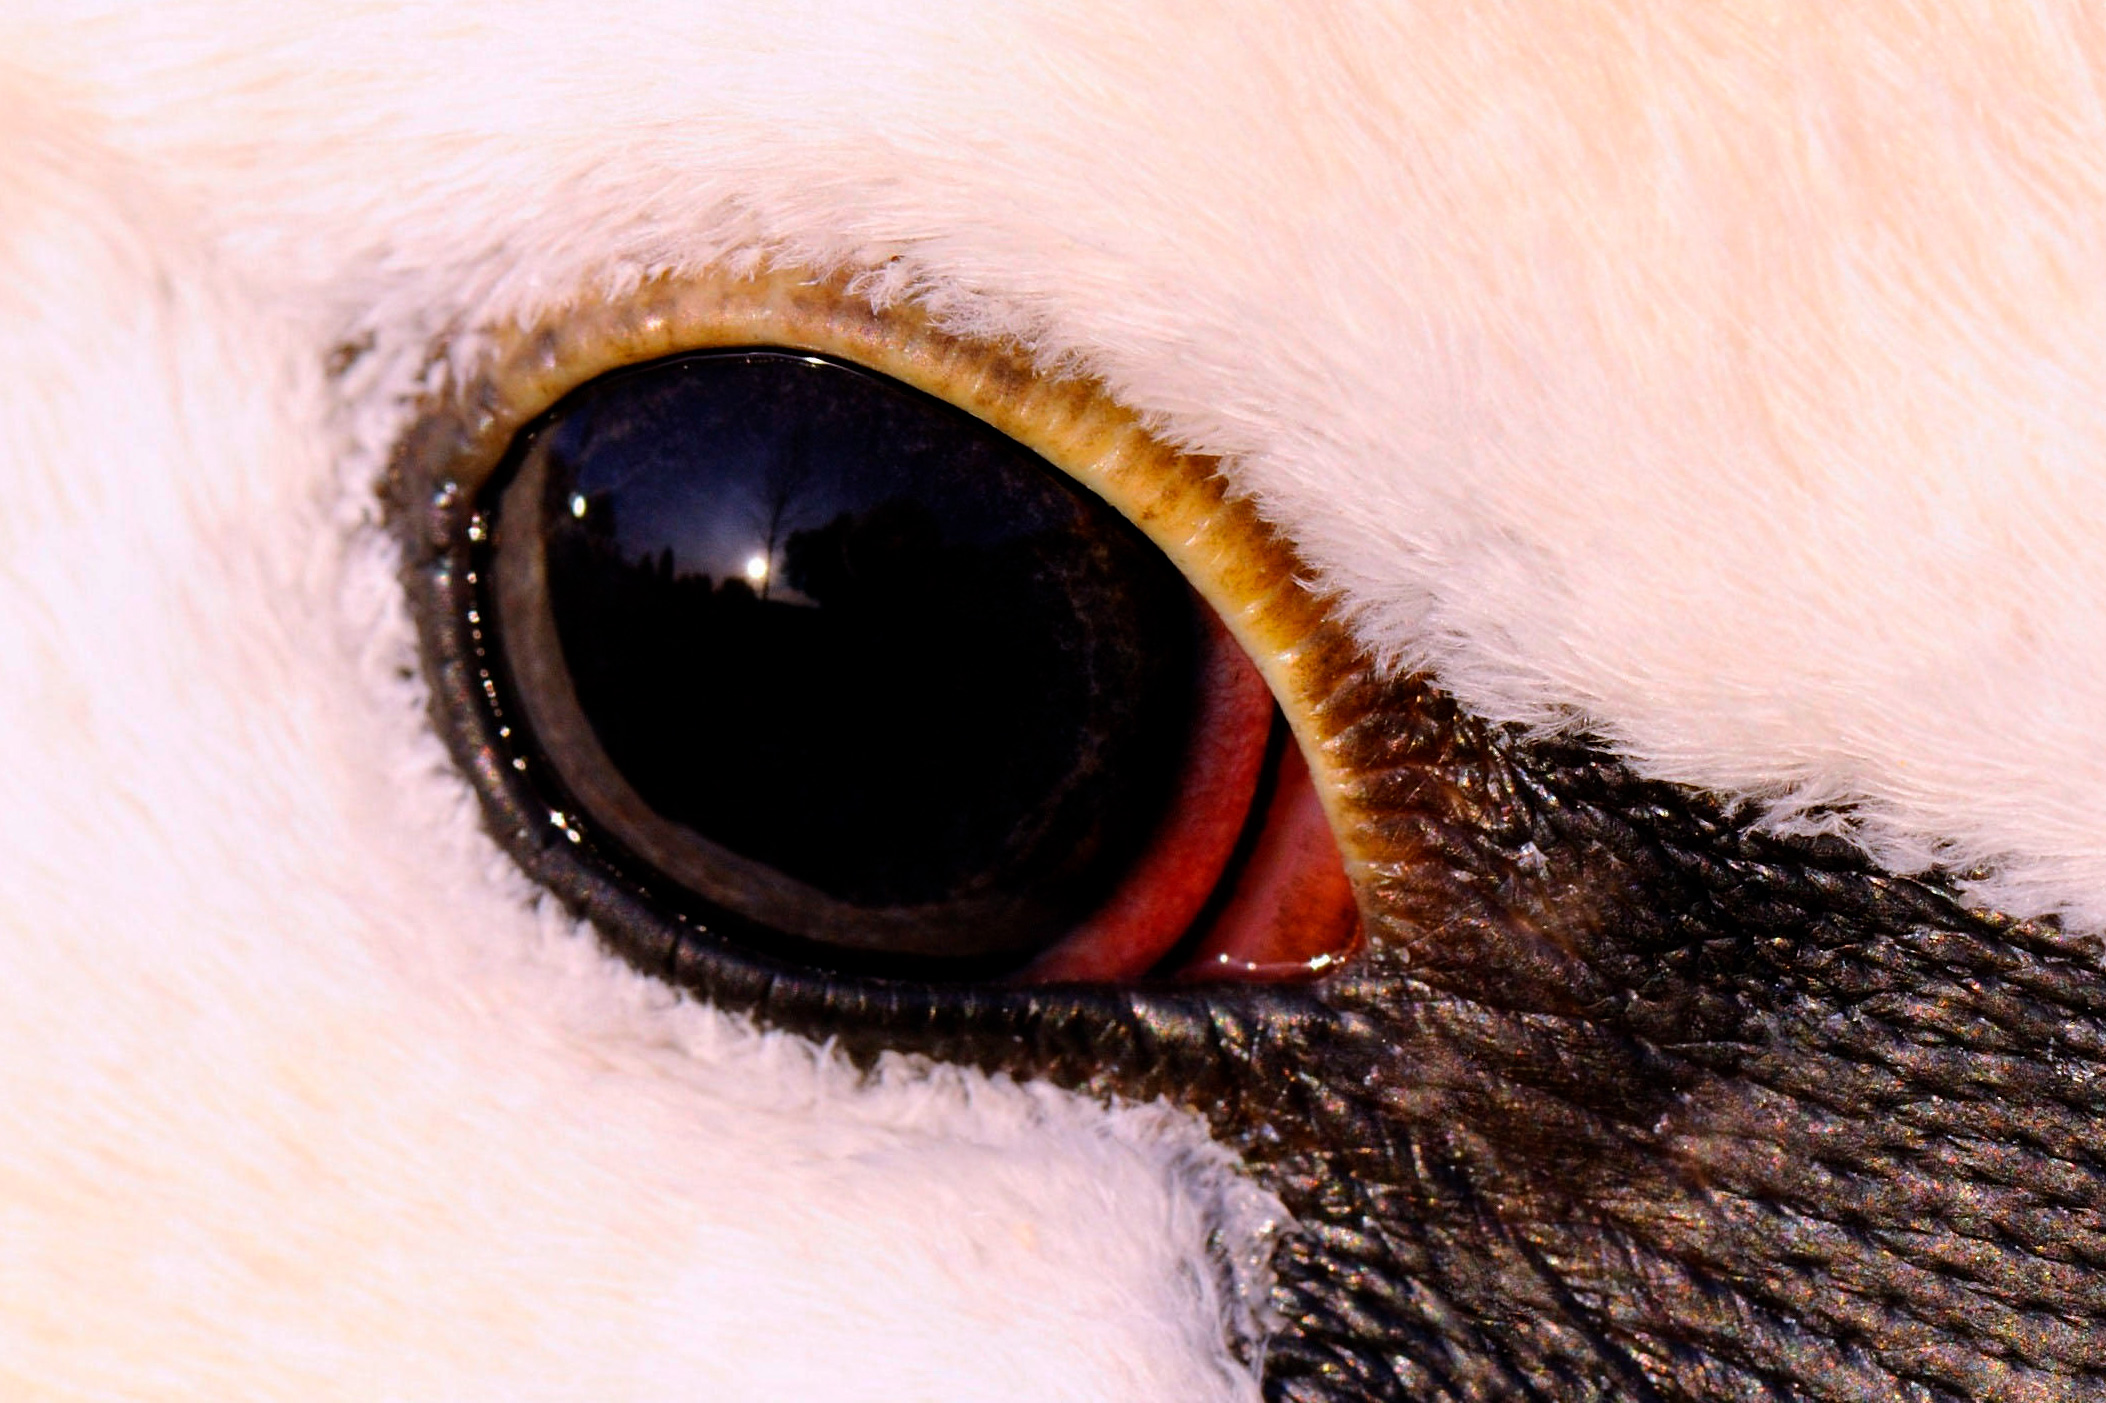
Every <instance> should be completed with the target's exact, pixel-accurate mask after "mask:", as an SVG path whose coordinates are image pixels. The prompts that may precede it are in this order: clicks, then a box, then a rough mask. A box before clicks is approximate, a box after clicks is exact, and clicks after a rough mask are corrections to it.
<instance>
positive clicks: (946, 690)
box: [497, 351, 1193, 958]
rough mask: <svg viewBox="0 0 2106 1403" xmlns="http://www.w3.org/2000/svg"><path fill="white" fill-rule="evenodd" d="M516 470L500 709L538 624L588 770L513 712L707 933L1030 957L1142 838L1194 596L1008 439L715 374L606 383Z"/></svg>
mask: <svg viewBox="0 0 2106 1403" xmlns="http://www.w3.org/2000/svg"><path fill="white" fill-rule="evenodd" d="M522 449H523V451H521V452H519V453H518V454H517V455H516V457H517V462H516V463H515V465H514V467H513V468H512V470H511V471H510V472H509V473H508V474H507V475H505V476H503V477H501V478H500V481H499V487H500V490H502V491H503V496H502V498H501V501H500V509H499V512H498V520H497V541H498V545H497V552H498V574H499V589H498V600H497V603H498V612H499V623H500V626H501V628H502V629H503V637H504V641H505V643H506V647H507V649H508V651H509V652H510V653H512V654H513V655H514V676H515V686H516V687H518V688H519V689H520V690H522V691H525V692H528V693H532V692H534V691H535V690H536V689H537V688H541V687H543V686H544V684H546V683H549V681H550V678H551V674H552V673H553V671H555V670H554V669H551V668H550V667H548V666H547V663H546V660H541V661H539V662H537V661H536V660H535V659H534V657H533V654H534V652H535V646H534V642H533V637H532V635H535V634H536V633H537V632H539V633H540V634H541V635H543V636H544V637H545V635H546V628H545V627H543V626H538V625H521V624H520V623H518V622H517V620H516V618H515V616H516V615H518V614H519V613H521V612H522V611H530V610H534V609H537V608H538V609H541V610H545V617H546V618H547V619H549V620H552V622H553V636H554V639H555V640H556V644H557V648H556V651H560V657H561V664H562V670H564V671H567V673H568V683H569V686H570V688H571V689H573V694H574V698H575V708H574V714H576V715H582V717H583V719H584V722H585V724H586V726H587V727H589V730H590V733H591V736H592V737H593V738H594V739H595V740H596V741H597V746H598V750H599V751H600V752H602V753H601V754H597V755H596V754H593V753H592V749H593V747H592V746H590V745H588V744H582V743H571V742H570V741H566V740H565V739H564V736H565V734H566V727H565V723H564V720H563V717H562V716H561V715H559V714H557V713H562V712H563V711H564V706H563V705H562V704H561V702H560V701H557V702H550V701H548V700H546V699H542V698H536V697H534V696H532V695H529V696H528V697H527V698H526V700H527V703H528V710H529V712H530V714H533V715H534V719H535V722H536V725H535V729H536V731H537V733H542V732H553V733H554V738H555V743H554V744H550V745H548V746H547V749H548V750H549V751H550V758H551V759H552V760H553V762H554V763H555V766H556V768H557V770H558V771H559V773H560V774H561V777H562V779H563V780H564V781H565V783H566V784H567V785H568V786H569V787H570V788H571V789H572V790H573V791H574V792H575V793H576V794H577V795H578V796H579V797H578V800H577V802H578V803H579V804H580V805H581V806H582V807H583V808H584V809H585V810H586V812H587V813H588V815H590V816H592V817H594V818H597V819H598V820H599V822H600V824H601V825H602V826H603V827H604V828H605V829H610V830H612V833H613V836H614V837H615V838H617V839H618V840H620V841H621V842H622V843H623V844H625V845H626V846H628V847H629V848H631V849H632V850H634V851H635V852H637V853H640V854H641V855H643V856H644V857H645V858H646V860H647V861H648V862H650V863H651V864H652V865H653V866H655V867H657V868H658V869H660V871H661V873H664V874H666V875H669V876H670V877H671V878H672V879H673V880H674V881H675V882H676V883H678V884H679V885H680V886H681V887H683V888H685V889H686V890H687V891H688V892H689V893H690V894H692V895H696V896H699V897H701V898H702V899H703V900H704V902H705V904H706V906H707V907H708V908H710V909H716V910H721V911H726V912H729V913H731V914H732V915H733V916H734V917H742V918H744V919H745V920H746V921H748V922H751V923H754V924H757V925H759V926H761V927H765V928H768V929H771V930H776V931H780V932H782V933H784V934H788V935H791V936H794V937H798V938H800V939H803V940H809V941H819V942H823V943H826V944H831V945H836V946H845V947H853V948H858V949H864V950H879V951H892V952H897V953H902V954H909V955H919V956H939V957H940V956H963V957H983V958H984V957H987V956H991V955H1021V954H1024V953H1028V952H1029V951H1031V950H1034V949H1036V948H1039V947H1041V946H1044V945H1045V944H1047V943H1048V942H1049V941H1051V940H1052V939H1054V938H1055V937H1057V936H1058V935H1059V934H1060V933H1061V932H1062V931H1063V930H1064V929H1066V928H1067V927H1068V926H1070V925H1072V924H1073V923H1074V921H1076V920H1077V919H1078V918H1080V917H1081V916H1084V915H1086V914H1088V912H1089V910H1090V909H1091V907H1092V905H1093V904H1094V903H1095V902H1096V901H1097V900H1099V899H1100V898H1101V897H1102V896H1103V894H1104V893H1105V891H1106V890H1107V889H1108V887H1109V885H1110V884H1111V882H1112V881H1113V880H1115V879H1116V878H1117V877H1118V875H1119V871H1120V868H1121V867H1122V866H1123V865H1124V863H1125V862H1126V861H1127V860H1128V858H1129V856H1130V855H1131V853H1132V852H1133V850H1134V849H1135V848H1136V847H1138V846H1139V844H1140V843H1141V842H1142V841H1143V840H1144V839H1145V837H1146V835H1147V833H1148V831H1149V829H1150V828H1151V826H1152V824H1153V823H1154V821H1155V819H1156V818H1157V816H1158V814H1159V813H1160V811H1161V809H1162V806H1163V804H1164V803H1165V801H1166V799H1167V797H1168V796H1167V794H1166V789H1167V787H1168V783H1169V779H1170V776H1171V774H1172V773H1173V772H1174V769H1175V766H1176V763H1177V760H1178V758H1179V753H1180V748H1181V746H1182V745H1183V744H1184V737H1183V731H1184V728H1185V726H1186V725H1187V722H1188V717H1189V713H1190V708H1191V706H1192V687H1193V679H1192V646H1193V645H1192V639H1193V623H1192V618H1191V606H1190V603H1189V597H1188V595H1187V592H1186V589H1185V586H1184V584H1183V581H1182V579H1181V578H1180V577H1179V575H1178V574H1177V572H1176V571H1175V570H1174V569H1173V568H1172V567H1171V566H1170V564H1169V563H1168V562H1167V561H1166V560H1164V559H1163V558H1162V556H1161V555H1160V554H1158V553H1157V552H1156V551H1155V550H1154V548H1153V547H1151V546H1150V545H1149V544H1148V543H1147V542H1146V540H1145V539H1143V538H1142V537H1141V536H1140V535H1139V534H1138V533H1137V532H1135V531H1134V530H1133V529H1132V527H1130V526H1129V525H1128V524H1127V523H1126V522H1125V521H1124V520H1123V519H1122V518H1121V517H1119V516H1118V515H1117V513H1115V512H1114V511H1112V510H1111V509H1110V508H1109V507H1107V506H1106V505H1105V504H1104V503H1103V502H1102V501H1100V500H1099V499H1098V498H1096V497H1094V496H1092V495H1090V494H1088V493H1085V492H1082V491H1080V490H1078V489H1077V488H1076V487H1075V486H1074V485H1073V484H1072V483H1071V482H1070V481H1069V480H1068V479H1067V478H1065V477H1064V476H1062V475H1060V474H1059V473H1057V472H1055V471H1053V470H1052V469H1050V468H1049V467H1048V466H1047V465H1046V464H1045V463H1044V462H1043V461H1042V460H1040V459H1039V458H1037V457H1036V456H1035V455H1034V454H1032V453H1031V452H1029V451H1028V450H1026V449H1025V448H1023V447H1022V446H1021V445H1019V444H1017V443H1015V442H1014V441H1012V440H1010V439H1008V438H1007V437H1005V436H1003V435H1001V434H999V433H996V432H994V431H993V430H991V429H989V428H988V427H987V426H985V425H983V424H981V423H980V422H979V421H977V420H975V419H972V418H970V417H969V416H966V415H964V414H962V413H960V412H958V411H957V410H955V409H953V408H951V407H950V406H947V405H944V404H942V403H941V402H939V401H936V400H934V399H931V398H929V397H928V396H926V395H923V394H921V393H920V392H918V391H915V390H912V389H909V388H907V387H906V386H903V385H900V384H898V383H897V382H894V381H891V380H889V379H886V378H883V377H880V376H877V375H874V374H871V373H869V372H867V371H862V370H859V369H856V368H854V367H850V366H845V365H841V364H838V363H835V362H832V361H827V360H822V359H818V358H815V357H810V356H805V355H799V354H793V353H788V352H780V351H738V352H720V353H708V354H698V355H690V356H684V357H680V358H678V359H674V360H669V361H662V362H659V363H656V364H653V365H649V366H644V367H641V368H638V369H634V370H629V371H624V372H620V373H617V374H614V375H610V376H607V377H605V378H603V379H601V380H598V381H595V382H593V383H592V384H589V385H587V386H585V387H583V388H582V389H580V390H578V391H577V392H575V393H573V394H572V395H571V396H569V397H568V398H567V399H565V400H564V401H563V402H562V403H561V404H560V405H558V406H557V407H556V409H555V410H554V411H552V412H551V413H550V414H549V415H548V416H547V418H546V419H544V420H543V421H542V422H541V424H540V425H539V426H538V427H537V429H536V430H534V431H533V432H532V433H531V435H530V436H526V437H523V439H522ZM507 481H509V483H510V485H509V487H508V488H507V487H505V483H506V482H507ZM536 547H538V551H537V549H536ZM536 555H538V557H539V562H538V563H539V565H540V566H541V568H542V569H543V570H545V583H544V582H543V581H540V580H537V579H536V578H535V576H536V575H537V574H538V573H539V572H538V571H537V570H536V568H535V567H536V563H537V562H536V560H535V559H534V557H535V556H536ZM537 584H538V585H540V586H541V587H540V589H539V590H537V589H536V586H537ZM537 593H539V594H540V595H541V596H542V598H541V599H538V600H537V599H536V598H535V596H536V594H537ZM544 651H548V650H546V649H544ZM522 652H523V653H525V654H526V655H527V657H526V659H525V663H524V665H522V663H521V659H520V657H519V656H518V655H520V654H521V653H522ZM554 685H555V686H556V688H557V689H559V690H560V686H561V683H560V681H558V682H556V683H555V684H554ZM544 713H545V714H546V715H544ZM569 729H570V730H572V731H575V730H577V729H578V728H577V727H576V725H575V724H572V725H571V726H570V728H569ZM547 739H548V737H547V736H546V735H545V736H544V740H545V741H546V740H547ZM573 739H575V738H573ZM605 765H611V767H612V769H613V770H614V771H615V772H617V773H618V776H619V779H618V780H615V781H613V782H611V783H610V782H609V777H607V776H605V775H598V774H591V773H586V771H588V770H591V769H594V768H595V767H603V766H605ZM624 784H625V785H626V787H627V790H628V791H629V792H628V793H624V792H622V791H623V786H624ZM595 796H598V802H595ZM639 800H640V801H641V803H640V806H639V804H638V802H637V801H639Z"/></svg>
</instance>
